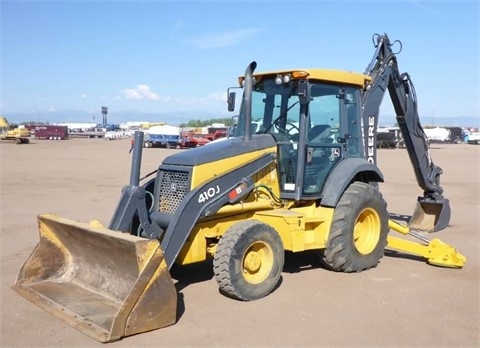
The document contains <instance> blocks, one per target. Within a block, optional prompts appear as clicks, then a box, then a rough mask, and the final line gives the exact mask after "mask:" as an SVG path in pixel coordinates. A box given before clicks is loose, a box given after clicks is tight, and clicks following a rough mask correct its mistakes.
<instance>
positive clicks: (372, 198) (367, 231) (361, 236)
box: [323, 182, 389, 273]
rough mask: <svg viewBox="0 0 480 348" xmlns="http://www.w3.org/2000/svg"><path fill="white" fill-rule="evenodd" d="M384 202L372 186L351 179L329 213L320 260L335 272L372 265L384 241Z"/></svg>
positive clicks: (386, 233)
mask: <svg viewBox="0 0 480 348" xmlns="http://www.w3.org/2000/svg"><path fill="white" fill-rule="evenodd" d="M388 218H389V215H388V212H387V204H386V202H385V200H384V199H383V198H382V195H381V193H380V192H379V191H378V190H377V189H376V188H374V187H373V186H371V185H369V184H366V183H363V182H354V183H353V184H351V185H350V186H349V187H348V189H347V190H346V191H345V192H344V194H343V195H342V197H341V198H340V201H339V202H338V205H337V207H336V208H335V213H334V216H333V222H332V226H331V228H330V234H329V238H328V242H327V248H326V249H325V251H324V254H323V255H324V257H323V261H324V262H325V263H326V264H327V266H328V267H329V268H331V269H332V270H334V271H339V272H346V273H351V272H361V271H364V270H366V269H369V268H372V267H376V266H377V265H378V263H379V262H380V259H381V258H382V257H383V254H384V250H385V246H386V244H387V235H388V232H389V227H388Z"/></svg>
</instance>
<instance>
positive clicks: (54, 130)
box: [25, 124, 68, 140]
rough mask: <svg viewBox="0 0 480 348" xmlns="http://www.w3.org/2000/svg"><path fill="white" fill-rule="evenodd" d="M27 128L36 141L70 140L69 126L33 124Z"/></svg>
mask: <svg viewBox="0 0 480 348" xmlns="http://www.w3.org/2000/svg"><path fill="white" fill-rule="evenodd" d="M25 128H27V129H28V130H29V131H30V132H31V133H32V135H33V136H34V137H35V138H36V139H50V140H64V139H68V127H67V126H54V125H36V124H32V125H26V126H25Z"/></svg>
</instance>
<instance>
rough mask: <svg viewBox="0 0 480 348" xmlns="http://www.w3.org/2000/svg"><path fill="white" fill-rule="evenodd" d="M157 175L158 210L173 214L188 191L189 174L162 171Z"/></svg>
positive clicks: (176, 171)
mask: <svg viewBox="0 0 480 348" xmlns="http://www.w3.org/2000/svg"><path fill="white" fill-rule="evenodd" d="M159 174H160V175H159V181H158V185H159V190H158V195H159V197H158V198H159V200H158V210H159V211H160V212H162V213H169V214H173V213H175V211H176V210H177V208H178V206H179V205H180V202H181V201H182V200H183V198H184V197H185V195H186V194H187V193H188V191H189V172H187V171H178V170H165V169H162V170H161V171H160V173H159Z"/></svg>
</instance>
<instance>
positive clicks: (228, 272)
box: [213, 220, 285, 301]
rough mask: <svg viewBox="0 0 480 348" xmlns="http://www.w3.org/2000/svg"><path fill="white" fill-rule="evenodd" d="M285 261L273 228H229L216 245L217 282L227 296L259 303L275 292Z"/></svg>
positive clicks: (241, 224)
mask: <svg viewBox="0 0 480 348" xmlns="http://www.w3.org/2000/svg"><path fill="white" fill-rule="evenodd" d="M284 261H285V252H284V249H283V243H282V240H281V239H280V236H279V235H278V233H277V232H276V231H275V230H274V229H273V228H272V227H271V226H269V225H267V224H264V223H261V222H259V221H256V220H247V221H241V222H238V223H236V224H235V225H233V226H232V227H230V229H229V230H228V231H227V232H226V233H225V234H224V235H223V236H222V238H221V239H220V242H219V243H218V245H217V251H216V252H215V257H214V260H213V267H214V273H215V279H216V280H217V283H218V286H219V288H220V291H221V292H222V293H223V294H225V295H226V296H228V297H231V298H235V299H238V300H242V301H252V300H257V299H259V298H262V297H265V296H267V295H268V294H269V293H271V292H272V291H273V290H274V289H275V287H276V286H277V284H278V282H279V280H280V276H281V272H282V270H283V264H284Z"/></svg>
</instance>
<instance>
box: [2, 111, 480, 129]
mask: <svg viewBox="0 0 480 348" xmlns="http://www.w3.org/2000/svg"><path fill="white" fill-rule="evenodd" d="M233 115H234V114H233V113H228V112H226V111H225V112H224V113H218V112H211V111H208V110H197V111H188V112H181V111H179V112H168V113H156V112H143V111H138V110H122V111H116V110H109V113H108V114H107V123H110V124H120V123H125V122H128V121H132V122H133V121H145V122H165V123H168V124H172V125H179V124H181V123H187V122H188V121H190V120H208V119H214V118H230V117H232V116H233ZM2 116H4V117H6V118H7V119H8V121H9V122H10V123H23V122H32V121H33V122H49V123H59V122H96V123H102V122H103V115H102V114H101V113H100V111H99V113H98V114H96V115H92V114H88V113H86V112H85V111H81V110H58V111H52V112H48V113H47V112H46V113H42V114H37V115H36V116H34V115H32V114H31V113H28V112H14V113H9V114H5V115H2ZM396 122H397V121H396V119H395V116H389V115H387V116H380V117H379V125H381V126H393V125H395V124H396ZM420 122H421V123H422V126H424V127H426V126H450V127H476V128H478V127H480V117H473V116H465V117H429V116H421V117H420Z"/></svg>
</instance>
